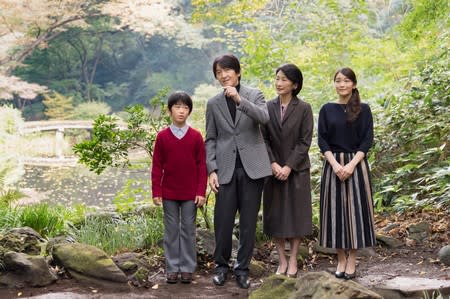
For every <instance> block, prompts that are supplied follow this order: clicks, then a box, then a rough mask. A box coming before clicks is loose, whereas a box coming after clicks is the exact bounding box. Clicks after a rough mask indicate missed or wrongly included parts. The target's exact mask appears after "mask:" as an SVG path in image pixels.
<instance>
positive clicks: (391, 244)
mask: <svg viewBox="0 0 450 299" xmlns="http://www.w3.org/2000/svg"><path fill="white" fill-rule="evenodd" d="M376 239H377V241H378V242H381V243H382V244H383V245H385V246H386V247H388V248H398V247H401V246H403V245H404V244H403V242H402V241H400V240H398V239H396V238H393V237H390V236H385V235H380V234H378V235H376Z"/></svg>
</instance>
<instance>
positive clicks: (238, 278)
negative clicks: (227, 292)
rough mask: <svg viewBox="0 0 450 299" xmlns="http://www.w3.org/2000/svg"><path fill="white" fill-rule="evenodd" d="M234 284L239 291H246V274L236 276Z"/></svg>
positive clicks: (247, 282) (247, 281) (247, 283)
mask: <svg viewBox="0 0 450 299" xmlns="http://www.w3.org/2000/svg"><path fill="white" fill-rule="evenodd" d="M236 282H237V285H238V286H239V287H240V288H241V289H248V288H249V287H250V280H249V279H248V275H246V274H243V275H236Z"/></svg>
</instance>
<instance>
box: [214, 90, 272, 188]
mask: <svg viewBox="0 0 450 299" xmlns="http://www.w3.org/2000/svg"><path fill="white" fill-rule="evenodd" d="M239 96H240V97H241V102H240V104H239V106H237V107H236V119H235V122H234V123H233V121H232V119H231V115H230V111H229V110H228V106H227V103H226V99H225V96H224V94H223V92H222V93H219V94H218V95H216V96H214V97H213V98H211V99H209V100H208V105H207V107H206V141H205V144H206V167H207V169H208V174H210V173H211V172H213V171H216V172H217V176H218V179H219V184H227V183H229V182H230V181H231V178H232V176H233V172H234V168H235V162H236V150H238V151H239V155H240V158H241V161H242V165H243V166H244V170H245V172H246V173H247V175H248V176H249V177H250V178H252V179H259V178H263V177H266V176H270V175H272V168H271V166H270V161H269V156H268V153H267V149H266V146H265V143H264V138H263V137H262V134H261V129H260V126H262V125H264V124H266V123H267V122H268V121H269V114H268V112H267V106H266V102H265V100H264V96H263V94H262V93H261V92H260V91H259V90H257V89H254V88H250V87H246V86H243V85H241V87H240V89H239Z"/></svg>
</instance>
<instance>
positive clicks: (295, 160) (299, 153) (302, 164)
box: [286, 103, 314, 171]
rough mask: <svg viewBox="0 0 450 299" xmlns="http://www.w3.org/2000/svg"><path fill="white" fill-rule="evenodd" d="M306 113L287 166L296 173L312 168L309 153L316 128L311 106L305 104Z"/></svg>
mask: <svg viewBox="0 0 450 299" xmlns="http://www.w3.org/2000/svg"><path fill="white" fill-rule="evenodd" d="M304 104H305V107H304V112H303V115H302V118H301V121H302V123H301V126H300V134H299V135H298V139H297V140H296V141H295V143H296V144H295V147H294V149H293V150H292V151H291V153H290V155H289V157H288V159H287V160H286V165H289V166H290V167H291V168H292V169H294V170H295V171H300V170H303V169H307V168H309V167H310V163H309V156H308V151H309V147H310V146H311V140H312V135H313V128H314V119H313V113H312V109H311V105H309V104H308V103H304Z"/></svg>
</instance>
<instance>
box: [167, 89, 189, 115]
mask: <svg viewBox="0 0 450 299" xmlns="http://www.w3.org/2000/svg"><path fill="white" fill-rule="evenodd" d="M177 103H183V104H184V105H186V106H188V107H189V113H191V112H192V99H191V97H190V96H189V95H188V94H187V93H185V92H184V91H176V92H174V93H172V94H171V95H170V96H169V99H168V100H167V109H169V111H172V106H173V105H175V104H177Z"/></svg>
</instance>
